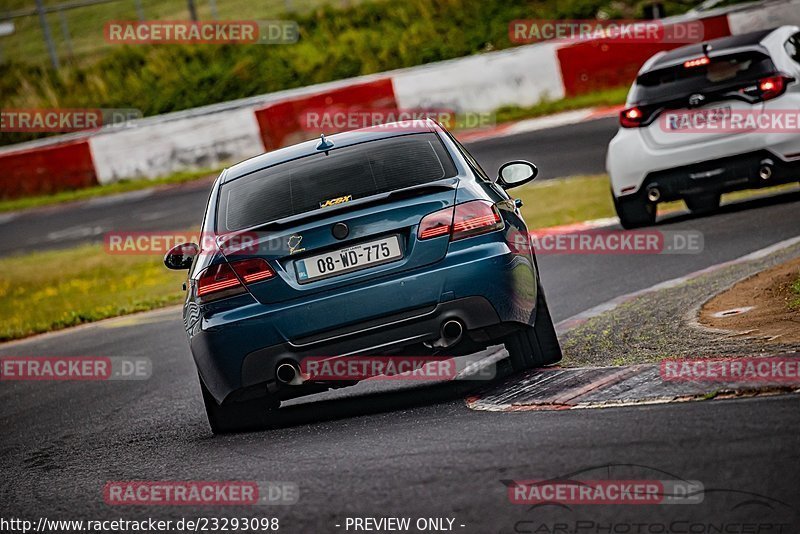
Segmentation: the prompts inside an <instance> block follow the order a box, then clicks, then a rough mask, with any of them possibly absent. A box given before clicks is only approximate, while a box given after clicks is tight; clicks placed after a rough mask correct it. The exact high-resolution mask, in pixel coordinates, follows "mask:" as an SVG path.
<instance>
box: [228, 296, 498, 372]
mask: <svg viewBox="0 0 800 534" xmlns="http://www.w3.org/2000/svg"><path fill="white" fill-rule="evenodd" d="M449 319H456V320H458V321H460V322H461V323H462V324H463V325H464V327H465V328H466V330H467V331H470V332H474V331H476V330H481V329H484V328H487V327H491V326H496V325H499V324H500V317H499V316H498V315H497V311H496V310H495V309H494V307H493V306H492V305H491V304H490V303H489V301H488V300H486V298H484V297H477V296H473V297H465V298H462V299H456V300H452V301H450V302H443V303H440V304H438V305H436V306H435V307H434V308H433V309H430V308H422V309H418V310H412V311H410V312H407V313H404V314H398V315H395V316H390V317H386V318H385V319H384V320H382V321H380V322H372V323H365V324H361V325H356V326H355V327H350V328H346V329H338V330H335V331H331V332H328V333H327V334H326V335H319V336H314V337H312V338H309V339H306V340H302V341H303V343H299V342H298V343H290V342H286V343H281V344H279V345H273V346H270V347H265V348H263V349H259V350H256V351H253V352H251V353H250V354H248V355H246V356H245V358H244V360H243V362H242V387H249V386H253V385H256V384H260V383H263V382H274V381H275V368H276V367H277V366H278V364H279V363H281V362H294V363H296V364H297V365H298V366H300V362H301V360H302V359H303V358H306V357H321V356H332V355H336V356H350V355H356V354H362V355H365V354H367V355H368V354H373V355H379V354H383V353H385V352H387V351H391V350H392V348H394V347H404V346H408V345H413V344H419V343H423V342H425V341H432V340H433V339H435V338H437V337H438V336H437V333H438V332H439V331H440V329H441V326H442V324H443V323H444V322H445V321H447V320H449ZM487 339H488V337H487ZM414 356H416V355H414Z"/></svg>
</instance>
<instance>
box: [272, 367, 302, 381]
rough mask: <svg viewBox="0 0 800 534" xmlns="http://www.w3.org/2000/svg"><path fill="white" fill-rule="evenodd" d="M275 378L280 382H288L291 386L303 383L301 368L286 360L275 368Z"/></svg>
mask: <svg viewBox="0 0 800 534" xmlns="http://www.w3.org/2000/svg"><path fill="white" fill-rule="evenodd" d="M275 378H277V379H278V382H281V383H283V384H288V385H290V386H299V385H300V384H302V383H303V377H302V376H301V375H300V369H298V368H297V366H296V365H295V364H293V363H288V362H284V363H281V364H279V365H278V367H277V368H276V369H275Z"/></svg>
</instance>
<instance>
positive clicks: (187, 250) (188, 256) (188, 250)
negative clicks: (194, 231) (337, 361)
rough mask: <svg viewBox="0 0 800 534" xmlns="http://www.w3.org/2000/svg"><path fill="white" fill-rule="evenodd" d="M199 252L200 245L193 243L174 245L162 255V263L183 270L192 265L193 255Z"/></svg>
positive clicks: (169, 267)
mask: <svg viewBox="0 0 800 534" xmlns="http://www.w3.org/2000/svg"><path fill="white" fill-rule="evenodd" d="M199 253H200V247H198V246H197V245H195V244H194V243H181V244H180V245H175V246H174V247H172V248H171V249H170V250H169V252H167V254H166V255H165V256H164V265H166V266H167V269H172V270H174V271H185V270H186V269H188V268H189V267H191V266H192V261H194V257H195V256H197V255H198V254H199Z"/></svg>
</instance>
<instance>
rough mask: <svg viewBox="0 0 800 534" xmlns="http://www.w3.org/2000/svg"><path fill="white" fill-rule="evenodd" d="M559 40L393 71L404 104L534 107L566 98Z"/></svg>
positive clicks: (469, 108)
mask: <svg viewBox="0 0 800 534" xmlns="http://www.w3.org/2000/svg"><path fill="white" fill-rule="evenodd" d="M557 46H558V45H557V44H555V43H540V44H534V45H527V46H521V47H519V48H513V49H510V50H502V51H499V52H490V53H486V54H480V55H477V56H469V57H465V58H459V59H454V60H450V61H442V62H439V63H432V64H430V65H423V66H420V67H414V68H410V69H404V70H401V71H397V72H395V73H394V74H393V75H392V82H393V84H394V92H395V98H396V99H397V103H398V105H399V106H400V107H401V108H445V109H454V110H456V111H458V112H465V111H471V112H488V111H494V110H496V109H497V108H499V107H501V106H504V105H508V104H516V105H520V106H532V105H534V104H536V103H537V102H539V101H540V100H542V99H543V98H545V97H547V98H550V99H559V98H563V97H564V84H563V83H562V81H561V69H560V67H559V65H558V59H557V57H556V48H557Z"/></svg>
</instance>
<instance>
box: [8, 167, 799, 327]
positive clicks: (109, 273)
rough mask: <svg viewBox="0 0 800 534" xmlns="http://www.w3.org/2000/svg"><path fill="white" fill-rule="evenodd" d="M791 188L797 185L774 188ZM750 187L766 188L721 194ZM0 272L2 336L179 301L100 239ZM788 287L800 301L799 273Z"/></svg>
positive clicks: (557, 204)
mask: <svg viewBox="0 0 800 534" xmlns="http://www.w3.org/2000/svg"><path fill="white" fill-rule="evenodd" d="M790 188H796V186H794V185H792V186H785V187H781V188H775V189H786V190H788V189H790ZM513 193H514V196H516V197H518V198H521V199H522V200H523V202H524V206H523V208H522V211H523V214H524V216H525V219H526V220H527V222H528V225H529V226H530V227H531V228H542V227H547V226H554V225H559V224H569V223H574V222H580V221H584V220H587V219H597V218H603V217H611V216H613V215H614V208H613V205H612V203H611V196H610V193H609V190H608V177H607V176H605V175H595V176H577V177H573V178H569V179H558V180H548V181H545V182H541V183H534V184H531V185H530V186H527V187H522V188H520V189H515V190H514V191H513ZM753 194H764V191H757V192H740V193H736V194H733V195H730V196H728V197H726V198H727V199H728V200H729V199H730V198H731V197H732V198H734V199H736V198H744V197H746V196H747V195H751V196H752V195H753ZM664 207H665V208H666V209H679V208H681V203H680V202H674V203H670V204H667V205H665V206H664ZM0 272H2V273H3V278H2V279H0V341H6V340H10V339H15V338H21V337H25V336H29V335H31V334H36V333H40V332H47V331H50V330H58V329H61V328H66V327H69V326H74V325H78V324H81V323H87V322H92V321H97V320H100V319H105V318H108V317H115V316H118V315H125V314H128V313H133V312H138V311H144V310H150V309H154V308H160V307H163V306H167V305H170V304H176V303H179V302H181V300H182V297H183V292H182V291H181V283H182V281H183V279H184V277H185V273H183V272H174V271H168V270H167V269H166V268H164V266H163V265H162V263H161V257H160V256H159V255H152V256H151V255H147V256H126V255H110V254H108V253H106V252H105V250H104V248H103V247H102V246H101V245H84V246H80V247H75V248H72V249H68V250H59V251H48V252H35V253H31V254H26V255H22V256H12V257H9V258H0ZM793 291H794V294H795V295H797V298H796V299H795V302H797V304H798V306H800V279H799V280H798V281H797V282H796V283H795V284H794V286H793Z"/></svg>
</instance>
